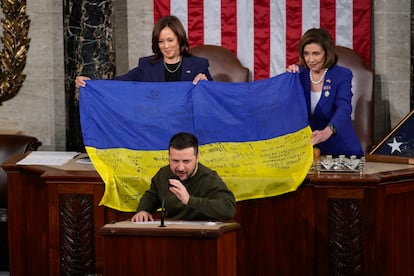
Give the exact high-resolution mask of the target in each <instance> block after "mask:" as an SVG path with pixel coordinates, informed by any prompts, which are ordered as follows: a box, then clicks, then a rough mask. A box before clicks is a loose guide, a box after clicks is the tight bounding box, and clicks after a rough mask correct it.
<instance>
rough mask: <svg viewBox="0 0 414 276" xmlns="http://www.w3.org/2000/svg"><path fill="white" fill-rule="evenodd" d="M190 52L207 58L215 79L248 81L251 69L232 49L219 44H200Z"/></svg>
mask: <svg viewBox="0 0 414 276" xmlns="http://www.w3.org/2000/svg"><path fill="white" fill-rule="evenodd" d="M190 53H191V54H193V55H195V56H199V57H204V58H207V59H208V61H209V64H210V68H209V71H210V74H211V76H212V77H213V80H214V81H221V82H248V81H249V80H250V70H249V69H248V68H246V67H244V66H243V65H242V64H241V62H240V60H239V59H238V58H237V56H236V55H235V54H233V53H232V52H231V51H230V50H228V49H226V48H224V47H221V46H217V45H199V46H195V47H193V48H191V49H190Z"/></svg>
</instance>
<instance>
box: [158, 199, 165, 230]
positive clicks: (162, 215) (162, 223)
mask: <svg viewBox="0 0 414 276" xmlns="http://www.w3.org/2000/svg"><path fill="white" fill-rule="evenodd" d="M164 219H165V198H163V199H162V203H161V224H160V226H158V227H165V224H164Z"/></svg>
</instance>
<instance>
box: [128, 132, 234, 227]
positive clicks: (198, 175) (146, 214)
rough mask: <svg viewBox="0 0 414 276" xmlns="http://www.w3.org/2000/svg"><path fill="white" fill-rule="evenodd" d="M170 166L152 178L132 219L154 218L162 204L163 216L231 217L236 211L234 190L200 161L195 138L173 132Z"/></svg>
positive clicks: (193, 218) (217, 218)
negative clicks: (163, 208)
mask: <svg viewBox="0 0 414 276" xmlns="http://www.w3.org/2000/svg"><path fill="white" fill-rule="evenodd" d="M168 158H169V165H168V166H165V167H162V168H161V169H160V170H159V171H158V172H157V173H156V174H155V176H154V177H153V178H152V180H151V186H150V189H149V190H147V191H146V192H145V193H144V195H143V196H142V197H141V200H140V202H139V205H138V209H137V213H136V214H135V215H134V216H133V217H132V219H131V220H132V221H135V222H144V221H153V220H154V218H153V216H152V214H153V213H154V212H156V210H157V209H159V208H161V207H162V206H163V205H164V207H165V212H166V217H167V218H170V219H179V220H230V219H232V218H233V217H234V215H235V213H236V200H235V198H234V195H233V193H232V192H231V191H230V190H229V189H228V188H227V186H226V184H225V183H224V182H223V180H222V179H221V178H220V176H219V175H218V174H217V172H215V171H213V170H211V169H209V168H207V167H206V166H204V165H202V164H201V163H199V161H198V159H199V152H198V140H197V137H195V136H194V135H192V134H190V133H186V132H180V133H177V134H175V135H174V136H173V137H172V138H171V139H170V142H169V146H168Z"/></svg>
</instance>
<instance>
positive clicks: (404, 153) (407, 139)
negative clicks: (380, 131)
mask: <svg viewBox="0 0 414 276" xmlns="http://www.w3.org/2000/svg"><path fill="white" fill-rule="evenodd" d="M371 154H377V155H385V156H387V155H388V156H400V157H414V110H412V111H411V112H410V113H409V114H408V115H406V116H405V117H404V118H403V119H402V120H401V121H400V122H399V123H398V125H396V126H395V127H394V128H393V129H392V130H391V132H390V133H389V134H388V135H387V136H386V137H385V138H384V139H383V140H382V141H381V142H380V143H379V144H378V145H377V146H376V147H375V148H374V149H373V150H372V151H371ZM410 164H414V163H410Z"/></svg>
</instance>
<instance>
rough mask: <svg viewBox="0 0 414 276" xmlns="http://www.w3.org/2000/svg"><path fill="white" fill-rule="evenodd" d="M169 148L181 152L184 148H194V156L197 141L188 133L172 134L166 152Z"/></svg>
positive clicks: (196, 151) (196, 149)
mask: <svg viewBox="0 0 414 276" xmlns="http://www.w3.org/2000/svg"><path fill="white" fill-rule="evenodd" d="M170 148H174V149H178V150H182V149H186V148H194V154H195V155H197V154H198V139H197V137H195V136H194V135H193V134H191V133H188V132H179V133H177V134H174V136H172V137H171V139H170V143H169V145H168V150H170Z"/></svg>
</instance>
